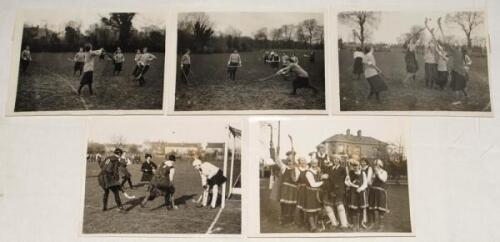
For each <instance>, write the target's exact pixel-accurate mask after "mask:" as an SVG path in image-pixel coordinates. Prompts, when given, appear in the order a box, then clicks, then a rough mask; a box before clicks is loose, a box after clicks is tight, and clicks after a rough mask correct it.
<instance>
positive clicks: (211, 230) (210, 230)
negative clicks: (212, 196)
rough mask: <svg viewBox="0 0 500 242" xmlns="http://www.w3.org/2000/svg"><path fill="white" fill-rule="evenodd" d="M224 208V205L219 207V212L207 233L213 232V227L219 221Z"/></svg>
mask: <svg viewBox="0 0 500 242" xmlns="http://www.w3.org/2000/svg"><path fill="white" fill-rule="evenodd" d="M223 209H224V208H222V207H221V208H220V209H219V212H218V213H217V216H215V218H214V221H213V222H212V224H211V225H210V227H208V230H207V232H206V233H205V234H211V233H212V232H213V228H214V226H215V224H216V223H217V220H219V217H220V214H221V213H222V210H223Z"/></svg>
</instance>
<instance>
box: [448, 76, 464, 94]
mask: <svg viewBox="0 0 500 242" xmlns="http://www.w3.org/2000/svg"><path fill="white" fill-rule="evenodd" d="M466 86H467V78H466V76H465V75H461V74H460V73H458V72H456V71H452V72H451V83H450V87H451V89H452V90H453V91H462V90H464V89H465V87H466Z"/></svg>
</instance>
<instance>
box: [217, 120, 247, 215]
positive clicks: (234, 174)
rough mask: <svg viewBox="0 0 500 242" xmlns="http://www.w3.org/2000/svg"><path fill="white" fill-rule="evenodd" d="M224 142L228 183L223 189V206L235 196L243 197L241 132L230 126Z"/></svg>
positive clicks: (225, 169)
mask: <svg viewBox="0 0 500 242" xmlns="http://www.w3.org/2000/svg"><path fill="white" fill-rule="evenodd" d="M226 131H227V136H226V140H225V142H224V168H223V172H224V176H226V178H227V181H226V183H224V185H223V188H222V195H223V196H222V197H223V198H224V199H223V200H222V205H223V206H224V205H225V200H226V199H228V198H230V197H231V195H233V194H239V195H241V192H242V190H241V130H239V129H237V128H235V127H232V126H230V125H228V126H227V127H226Z"/></svg>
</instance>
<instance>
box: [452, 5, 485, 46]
mask: <svg viewBox="0 0 500 242" xmlns="http://www.w3.org/2000/svg"><path fill="white" fill-rule="evenodd" d="M446 22H447V23H451V24H456V25H458V26H460V28H461V29H462V31H463V32H464V34H465V37H466V38H467V47H469V48H471V47H472V37H471V35H472V32H473V31H474V29H476V27H478V26H479V25H481V24H483V23H484V15H483V13H482V12H456V13H450V14H447V15H446Z"/></svg>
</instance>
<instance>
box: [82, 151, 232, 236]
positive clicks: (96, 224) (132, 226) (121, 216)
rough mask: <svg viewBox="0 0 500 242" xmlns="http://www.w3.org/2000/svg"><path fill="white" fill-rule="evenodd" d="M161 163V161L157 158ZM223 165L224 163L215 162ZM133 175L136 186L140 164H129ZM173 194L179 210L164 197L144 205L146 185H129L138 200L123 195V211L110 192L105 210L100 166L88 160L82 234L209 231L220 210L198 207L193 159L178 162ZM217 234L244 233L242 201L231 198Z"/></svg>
mask: <svg viewBox="0 0 500 242" xmlns="http://www.w3.org/2000/svg"><path fill="white" fill-rule="evenodd" d="M155 163H156V164H159V163H160V161H159V160H158V161H155ZM213 164H214V165H216V166H218V167H222V162H221V161H219V162H213ZM128 169H129V171H130V173H131V174H132V182H133V183H134V185H136V184H138V182H139V181H140V178H141V175H142V173H141V172H140V165H139V164H133V165H130V166H128ZM175 170H176V173H175V178H174V185H175V187H176V193H175V195H174V198H175V202H176V204H177V205H178V207H179V209H178V210H167V208H166V207H164V206H162V205H163V203H164V199H163V197H159V198H156V199H155V200H153V201H150V202H149V203H147V204H146V207H145V208H141V207H140V206H139V204H140V202H141V201H142V199H143V198H144V196H145V195H146V194H147V191H146V189H147V186H141V185H139V186H137V187H136V188H135V189H134V190H130V189H129V187H128V184H126V185H125V188H124V189H125V191H126V192H127V193H128V194H129V195H135V196H136V199H133V200H128V201H127V200H126V199H125V198H124V196H123V195H122V196H121V198H122V202H123V203H124V207H125V209H126V210H128V212H126V213H120V212H119V211H118V209H116V205H115V202H114V198H113V195H112V194H110V197H109V200H108V208H110V210H108V211H106V212H102V211H101V209H102V194H103V191H102V188H101V187H100V186H99V185H98V182H97V175H98V174H99V171H100V168H99V166H98V164H97V163H95V162H87V173H86V181H85V182H86V183H85V208H84V217H83V233H89V234H93V233H131V234H134V233H145V234H168V233H177V234H198V233H206V232H207V230H208V228H209V227H210V225H211V224H212V222H213V221H214V219H215V217H216V215H217V213H218V211H219V209H208V208H197V207H196V204H195V203H194V202H193V201H192V199H193V198H198V197H199V195H200V193H201V180H200V176H199V174H198V173H196V171H195V170H194V169H193V167H192V166H191V162H188V161H178V162H177V163H176V164H175ZM213 228H214V229H215V230H214V233H222V234H239V233H241V200H238V199H229V200H227V201H226V207H225V208H224V209H223V210H222V213H221V215H220V217H219V219H218V221H217V223H216V224H215V226H214V227H213Z"/></svg>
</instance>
